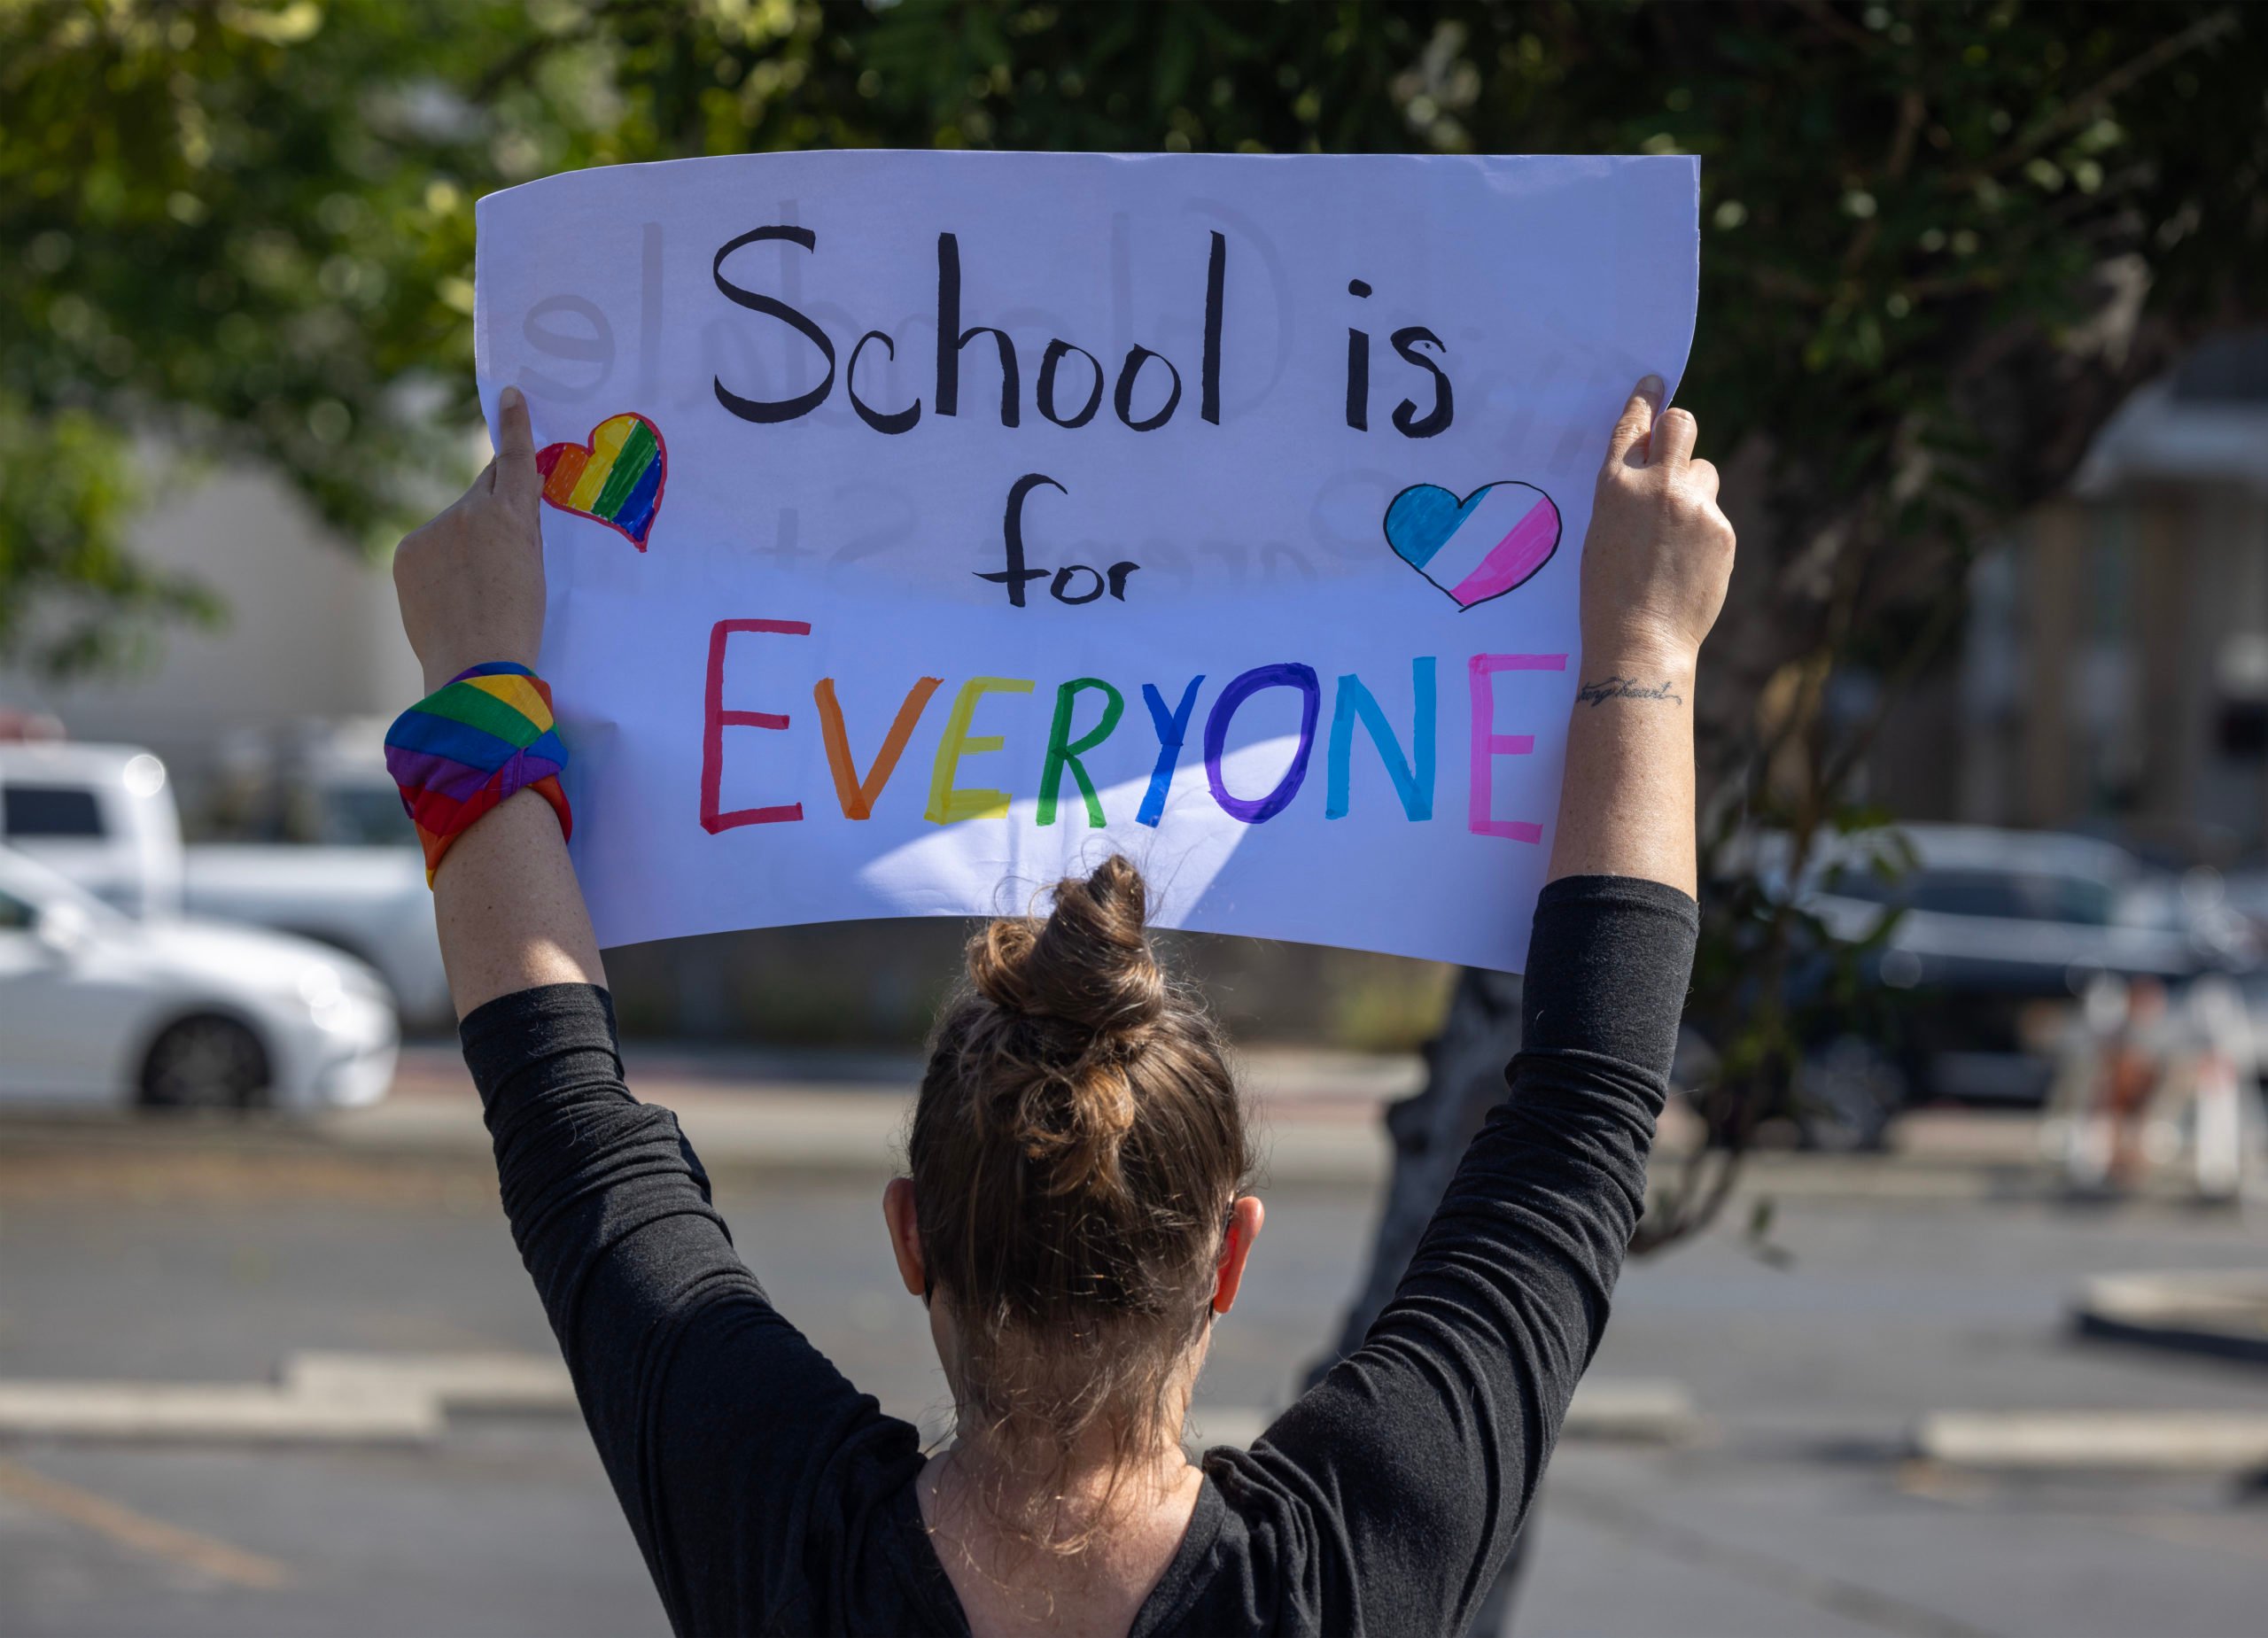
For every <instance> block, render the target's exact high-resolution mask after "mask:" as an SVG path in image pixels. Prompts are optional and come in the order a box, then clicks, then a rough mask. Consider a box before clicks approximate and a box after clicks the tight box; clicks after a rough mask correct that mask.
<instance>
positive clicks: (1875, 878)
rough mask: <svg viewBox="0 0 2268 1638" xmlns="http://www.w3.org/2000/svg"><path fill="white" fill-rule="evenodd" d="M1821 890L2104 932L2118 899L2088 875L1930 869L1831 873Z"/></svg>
mask: <svg viewBox="0 0 2268 1638" xmlns="http://www.w3.org/2000/svg"><path fill="white" fill-rule="evenodd" d="M1821 888H1822V889H1823V890H1825V891H1827V892H1829V893H1833V894H1835V895H1837V896H1838V897H1843V898H1856V899H1862V900H1864V901H1865V902H1867V903H1868V904H1894V905H1897V906H1898V907H1899V908H1900V909H1906V910H1919V911H1926V912H1932V913H1934V914H1938V915H1946V916H1998V917H2003V918H2006V919H2008V920H2018V921H2062V922H2065V923H2068V924H2070V925H2074V926H2079V927H2109V926H2110V925H2111V924H2112V923H2113V922H2114V921H2115V920H2117V908H2118V895H2117V889H2114V888H2113V887H2112V886H2111V884H2110V883H2109V882H2107V881H2096V880H2095V879H2094V878H2093V877H2091V876H2066V875H2057V874H2054V873H2051V872H2047V871H2029V870H1977V869H1949V868H1932V867H1930V866H1922V868H1921V869H1919V870H1914V871H1909V872H1907V873H1906V874H1904V875H1902V876H1899V877H1896V878H1894V879H1888V880H1885V879H1884V877H1882V876H1879V875H1876V874H1875V873H1872V872H1870V871H1865V870H1854V869H1845V870H1840V871H1831V872H1829V873H1827V875H1826V876H1824V877H1823V878H1822V880H1821Z"/></svg>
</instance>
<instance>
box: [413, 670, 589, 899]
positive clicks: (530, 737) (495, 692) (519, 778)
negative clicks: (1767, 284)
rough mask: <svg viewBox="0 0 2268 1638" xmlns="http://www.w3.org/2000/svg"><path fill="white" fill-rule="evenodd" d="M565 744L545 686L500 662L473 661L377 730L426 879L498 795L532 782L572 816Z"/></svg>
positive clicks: (570, 823) (566, 831) (571, 823)
mask: <svg viewBox="0 0 2268 1638" xmlns="http://www.w3.org/2000/svg"><path fill="white" fill-rule="evenodd" d="M566 765H567V748H566V746H564V745H563V744H562V743H560V740H559V729H558V726H557V725H556V724H555V723H554V722H553V720H552V717H551V689H550V688H549V687H548V685H546V684H545V682H544V681H543V679H541V678H540V677H538V676H537V675H536V674H535V673H534V672H532V671H530V670H529V669H528V668H527V667H526V666H524V665H515V664H512V663H511V662H510V661H509V660H497V661H492V662H490V663H489V664H485V665H476V666H474V667H472V669H471V670H470V671H466V672H460V673H459V674H458V675H456V676H455V677H453V678H451V679H449V682H448V684H447V687H442V688H440V689H438V690H437V691H435V692H434V693H432V694H429V695H426V696H425V697H424V698H423V699H422V700H420V701H418V702H417V703H416V704H415V705H413V706H411V707H410V708H409V709H408V710H406V711H404V712H402V713H401V715H400V716H399V717H397V718H394V720H393V726H392V727H391V728H388V729H387V730H386V772H388V773H390V774H392V776H393V782H394V783H395V784H396V785H398V786H400V788H401V805H402V810H403V811H405V812H407V813H408V815H409V819H410V822H411V823H412V824H414V825H416V827H417V840H418V842H420V843H421V844H422V845H423V847H424V850H425V885H426V886H428V887H431V886H432V885H433V876H434V873H436V872H438V871H439V869H440V868H441V858H442V856H443V855H444V854H446V853H447V851H448V850H449V849H450V847H451V846H452V845H453V844H454V842H455V841H456V839H457V838H458V837H459V836H462V835H464V833H465V832H466V831H468V830H470V829H471V828H472V827H473V825H474V823H475V822H476V821H478V819H480V818H481V816H482V815H484V814H485V813H486V812H488V811H489V810H490V809H492V808H493V807H495V806H496V805H497V804H498V803H501V802H502V801H503V800H504V799H505V798H506V797H508V796H513V795H515V794H516V793H517V792H519V791H523V790H532V791H534V792H535V793H536V795H538V796H541V797H542V798H543V799H544V800H545V801H546V802H548V803H550V804H551V807H552V811H554V812H555V813H557V814H558V815H559V829H560V831H561V833H562V834H563V835H570V836H571V835H574V834H575V819H574V815H573V814H572V813H571V812H570V811H568V807H567V793H566V792H565V791H564V790H563V789H561V788H560V786H559V774H560V772H561V771H562V770H563V769H564V768H565V767H566Z"/></svg>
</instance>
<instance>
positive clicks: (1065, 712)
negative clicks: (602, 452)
mask: <svg viewBox="0 0 2268 1638" xmlns="http://www.w3.org/2000/svg"><path fill="white" fill-rule="evenodd" d="M811 630H812V628H811V625H810V623H809V622H808V621H804V620H756V619H743V620H719V621H718V622H717V623H716V625H714V626H713V627H711V631H710V633H709V668H708V680H707V687H706V690H705V699H704V703H703V710H702V744H701V825H702V828H703V829H704V830H706V831H708V832H709V833H710V834H711V835H716V834H718V833H719V832H722V831H726V830H733V829H737V828H738V827H742V826H744V825H778V824H792V823H796V822H798V821H800V820H801V819H803V817H804V804H803V803H801V802H788V803H775V804H773V805H771V806H766V807H755V808H733V809H727V808H726V807H725V806H724V797H723V791H724V779H725V730H726V729H727V728H765V729H772V730H774V731H784V730H786V729H787V728H788V726H789V724H790V718H789V717H788V714H787V713H786V712H782V711H764V710H748V709H744V708H727V707H726V703H725V661H726V653H727V650H728V649H729V648H730V647H731V643H732V640H733V639H734V636H736V635H741V634H743V633H747V634H754V633H771V634H773V635H775V636H784V637H808V636H809V635H811ZM1566 668H1567V656H1565V655H1564V654H1476V655H1473V656H1471V657H1470V658H1469V659H1468V660H1467V662H1466V665H1465V675H1466V685H1467V689H1468V693H1469V695H1470V699H1471V705H1472V723H1471V732H1470V736H1469V740H1468V752H1469V766H1470V770H1471V784H1470V791H1469V797H1468V801H1467V806H1466V819H1465V824H1466V828H1467V829H1469V830H1471V831H1472V833H1473V834H1475V835H1484V836H1503V837H1505V838H1507V839H1509V840H1511V841H1514V842H1541V841H1542V839H1543V827H1542V826H1541V825H1540V824H1536V823H1534V822H1533V821H1529V820H1525V819H1500V818H1497V817H1496V816H1495V814H1494V813H1492V812H1491V811H1490V774H1491V771H1492V770H1493V769H1494V767H1495V761H1496V758H1498V757H1524V756H1527V755H1529V754H1530V753H1532V752H1533V751H1534V749H1535V736H1534V734H1500V733H1498V732H1497V731H1496V727H1495V678H1496V676H1497V674H1498V673H1500V672H1565V670H1566ZM1437 669H1438V666H1437V663H1436V661H1435V659H1434V658H1433V656H1430V655H1421V656H1418V657H1417V658H1416V659H1414V660H1412V661H1411V662H1410V693H1411V697H1412V705H1413V709H1412V720H1411V723H1410V734H1409V736H1408V739H1407V741H1405V740H1404V739H1403V737H1402V735H1401V734H1399V733H1398V732H1397V731H1396V729H1395V728H1394V725H1393V724H1392V723H1391V722H1389V721H1388V719H1387V718H1386V712H1385V710H1383V709H1382V708H1381V707H1380V706H1379V703H1378V700H1377V698H1376V696H1375V695H1372V694H1371V690H1370V688H1369V687H1367V686H1366V685H1365V684H1364V683H1363V679H1361V678H1360V677H1359V676H1357V675H1355V673H1353V672H1348V673H1346V674H1344V675H1342V676H1340V678H1339V679H1337V683H1336V686H1335V687H1334V688H1333V690H1332V711H1331V727H1330V736H1329V739H1328V741H1326V749H1325V753H1324V763H1325V772H1324V785H1325V796H1324V818H1325V819H1344V818H1346V817H1347V814H1348V811H1349V788H1350V786H1351V783H1352V776H1351V767H1352V764H1353V760H1354V749H1355V727H1356V726H1358V725H1359V726H1361V727H1362V728H1363V731H1364V733H1365V734H1367V735H1368V736H1369V738H1370V740H1371V744H1372V745H1373V747H1374V748H1375V749H1376V750H1377V752H1378V756H1379V761H1380V763H1381V764H1382V765H1384V767H1385V769H1386V777H1387V778H1388V780H1391V781H1392V783H1393V786H1394V795H1395V796H1396V798H1397V799H1398V800H1399V802H1400V803H1401V806H1402V816H1403V817H1404V818H1405V819H1410V820H1411V821H1413V822H1421V821H1425V820H1429V819H1432V818H1433V789H1434V785H1435V769H1436V764H1437V760H1438V758H1437V756H1436V743H1435V741H1436V738H1437V733H1436V724H1435V718H1436V710H1435V704H1436V687H1435V673H1436V671H1437ZM1205 680H1206V679H1205V677H1204V675H1203V674H1202V673H1200V674H1199V675H1197V676H1195V677H1192V678H1191V679H1189V680H1188V682H1187V683H1185V684H1184V685H1183V686H1182V687H1181V688H1180V690H1179V692H1178V697H1177V701H1176V702H1174V703H1169V701H1168V699H1167V691H1166V690H1164V689H1161V688H1160V687H1158V686H1157V685H1156V684H1155V683H1149V682H1146V683H1144V684H1143V685H1142V690H1141V692H1142V700H1143V703H1144V704H1145V705H1146V707H1147V708H1148V712H1149V717H1150V726H1151V729H1152V731H1153V734H1154V735H1155V738H1156V741H1157V746H1158V749H1157V759H1156V762H1155V763H1154V765H1153V767H1152V769H1151V772H1150V778H1149V782H1148V785H1147V788H1146V789H1145V791H1144V792H1143V796H1142V801H1141V805H1140V807H1139V808H1138V811H1136V813H1135V815H1134V818H1135V821H1136V822H1137V823H1138V824H1143V825H1148V826H1153V827H1154V826H1156V825H1157V824H1159V823H1160V822H1161V820H1162V819H1164V817H1165V810H1166V797H1167V795H1168V793H1169V791H1170V789H1171V788H1172V785H1173V780H1174V775H1175V772H1177V770H1178V768H1179V767H1180V765H1181V760H1182V755H1183V749H1184V745H1185V744H1186V743H1187V741H1188V739H1189V735H1190V730H1191V728H1192V726H1193V725H1194V724H1195V722H1196V718H1197V702H1198V698H1199V695H1200V693H1201V692H1202V691H1203V688H1204V684H1205ZM941 687H944V679H943V678H940V677H922V678H920V679H916V680H915V682H914V683H913V687H910V688H908V689H907V690H906V694H905V700H904V701H903V703H900V705H899V706H898V708H897V715H896V717H895V718H893V719H892V720H891V722H890V725H889V731H888V732H887V733H886V734H884V735H883V736H882V748H881V749H879V750H878V751H876V752H875V754H874V761H873V762H872V763H871V764H869V765H868V766H867V767H866V771H865V772H863V773H862V772H860V771H859V769H858V763H857V760H856V758H855V757H853V756H852V754H851V750H850V732H849V729H848V726H846V724H845V723H844V721H843V707H842V703H841V702H840V701H839V700H838V699H837V697H836V695H835V679H833V678H832V677H822V678H820V679H819V681H818V683H817V684H815V685H814V686H813V687H812V704H813V706H814V707H815V708H816V710H817V713H818V716H819V734H820V737H821V739H822V741H824V743H825V745H826V749H827V769H828V772H830V773H831V774H832V775H833V776H834V781H835V800H836V802H837V803H839V804H840V806H841V807H842V810H843V818H845V819H871V818H872V817H873V816H874V803H876V802H877V801H878V800H879V799H880V798H881V796H882V792H883V790H884V788H886V787H887V786H888V785H889V780H890V776H891V774H892V773H894V772H896V771H897V765H898V762H899V759H900V758H901V757H903V756H904V755H905V748H906V745H907V743H908V742H909V741H911V740H912V739H913V733H914V730H915V729H916V728H917V727H918V726H920V722H921V718H922V717H923V716H924V714H925V713H926V712H927V711H928V706H929V702H930V700H931V699H932V698H933V697H934V696H935V695H936V693H937V691H938V690H939V689H940V688H941ZM1036 687H1037V683H1036V682H1035V681H1034V680H1033V679H1029V678H1025V677H971V678H969V679H967V681H965V682H963V683H962V684H961V686H960V687H959V690H958V691H957V692H956V693H955V695H953V700H952V704H951V707H950V708H949V709H948V710H947V711H946V713H945V723H944V729H943V731H942V733H941V734H939V736H938V740H937V746H936V753H935V755H934V757H933V758H932V761H931V764H930V773H929V793H928V803H927V805H926V806H925V807H924V809H923V811H922V812H923V817H924V818H926V819H928V820H929V821H930V822H931V823H933V824H937V825H955V824H959V823H962V822H963V821H966V820H968V819H1005V818H1006V817H1007V816H1008V811H1009V802H1010V798H1009V795H1008V793H1007V792H1006V791H1005V790H995V789H989V788H970V787H964V786H963V785H961V784H960V782H959V780H960V765H961V761H962V759H963V758H964V757H973V756H980V755H983V754H987V753H990V752H996V751H1004V750H1006V748H1007V741H1006V736H1005V735H1002V734H978V733H976V732H975V731H974V730H975V718H976V711H977V708H978V705H979V703H981V702H982V701H983V698H984V696H985V695H990V694H1030V693H1032V692H1033V691H1034V690H1035V688H1036ZM1277 688H1285V689H1290V690H1292V691H1293V693H1294V694H1295V695H1296V696H1297V698H1298V700H1299V704H1300V732H1299V741H1298V744H1297V746H1296V747H1295V749H1293V753H1292V757H1291V761H1290V764H1289V765H1287V766H1286V767H1285V770H1284V772H1283V773H1282V774H1281V775H1279V776H1278V779H1277V781H1276V783H1275V785H1274V787H1273V788H1270V789H1269V790H1267V791H1264V792H1262V793H1260V794H1259V795H1256V796H1251V795H1238V794H1237V793H1235V792H1232V791H1231V790H1230V789H1229V788H1228V784H1227V781H1226V780H1225V779H1224V778H1223V770H1222V761H1223V757H1224V756H1225V755H1226V753H1227V750H1228V743H1229V734H1230V732H1231V727H1232V726H1233V724H1234V723H1235V720H1236V716H1237V713H1238V711H1239V710H1240V709H1242V708H1243V706H1244V705H1245V704H1246V703H1247V702H1248V701H1250V700H1251V699H1253V698H1254V696H1255V695H1260V694H1262V693H1265V692H1267V691H1269V690H1270V689H1277ZM1323 694H1324V688H1323V681H1322V679H1321V678H1320V677H1319V676H1318V675H1317V672H1316V670H1315V668H1314V667H1313V666H1311V665H1305V664H1297V663H1283V664H1272V665H1262V666H1255V667H1254V668H1253V669H1252V670H1250V671H1247V672H1240V673H1239V674H1238V675H1237V676H1235V677H1233V678H1231V679H1230V680H1229V681H1228V683H1227V684H1226V685H1225V686H1223V687H1222V688H1221V689H1220V691H1219V693H1218V694H1216V695H1215V696H1214V699H1213V703H1212V705H1211V707H1210V708H1209V709H1208V710H1207V712H1206V714H1205V719H1204V727H1203V730H1202V734H1201V738H1200V746H1201V751H1202V758H1203V765H1204V769H1205V779H1206V783H1207V785H1208V788H1210V790H1211V792H1212V796H1213V800H1214V801H1215V802H1216V803H1218V804H1219V806H1220V809H1221V811H1223V813H1226V814H1227V815H1228V816H1229V817H1230V818H1231V819H1237V820H1239V821H1240V822H1242V823H1244V824H1247V825H1262V824H1265V823H1267V822H1268V821H1269V820H1270V819H1274V818H1276V817H1277V816H1278V814H1280V813H1282V812H1284V811H1285V810H1286V809H1288V808H1289V807H1290V806H1291V805H1292V802H1293V798H1294V797H1296V796H1298V795H1299V794H1300V790H1301V786H1302V785H1303V784H1304V783H1305V782H1306V780H1307V775H1308V765H1309V760H1310V754H1311V752H1312V751H1313V749H1314V747H1315V740H1316V731H1317V726H1318V724H1319V723H1320V721H1321V718H1322V714H1323ZM1084 695H1093V696H1094V703H1095V704H1096V705H1098V706H1099V710H1096V711H1095V712H1094V713H1093V715H1094V720H1093V721H1092V722H1091V724H1090V725H1088V726H1085V727H1084V728H1082V727H1078V726H1076V724H1077V723H1078V719H1079V718H1080V716H1081V715H1082V711H1081V701H1082V697H1083V696H1084ZM1125 714H1126V696H1125V695H1123V694H1122V693H1121V692H1120V691H1119V689H1118V688H1117V687H1115V685H1113V684H1111V683H1109V682H1107V681H1105V680H1104V679H1102V678H1099V677H1078V678H1074V679H1071V680H1070V681H1068V682H1066V683H1063V684H1061V685H1060V686H1059V687H1057V688H1056V691H1055V710H1054V715H1053V718H1052V720H1051V722H1050V724H1049V726H1048V731H1047V744H1046V749H1045V752H1044V753H1043V755H1042V757H1041V762H1040V775H1039V794H1038V801H1037V804H1036V806H1035V811H1034V813H1033V819H1034V820H1035V822H1036V823H1037V824H1040V825H1052V824H1053V823H1055V819H1056V813H1057V810H1058V808H1059V807H1060V805H1061V802H1060V798H1061V793H1062V788H1063V779H1064V776H1065V774H1067V773H1068V775H1069V776H1070V777H1071V779H1072V780H1073V781H1074V783H1075V784H1076V786H1077V788H1078V793H1079V797H1080V799H1081V801H1082V803H1084V808H1085V811H1086V821H1087V823H1088V824H1089V825H1090V826H1095V827H1100V826H1104V825H1107V824H1108V823H1109V822H1110V819H1109V816H1108V815H1107V814H1106V813H1105V812H1104V811H1103V803H1102V796H1101V795H1100V793H1099V792H1098V791H1097V789H1096V788H1095V783H1094V780H1093V779H1092V778H1091V776H1090V775H1089V773H1088V772H1087V767H1086V764H1085V760H1084V759H1085V758H1086V757H1090V756H1091V755H1093V753H1094V752H1095V751H1096V750H1097V749H1099V747H1100V746H1101V745H1102V744H1103V743H1104V741H1107V740H1108V739H1109V738H1110V737H1111V735H1112V734H1115V733H1116V732H1117V730H1118V726H1119V724H1120V721H1121V719H1122V718H1123V717H1124V716H1125Z"/></svg>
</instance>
